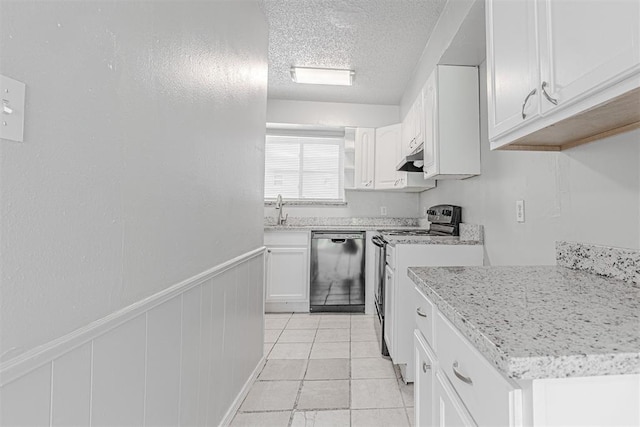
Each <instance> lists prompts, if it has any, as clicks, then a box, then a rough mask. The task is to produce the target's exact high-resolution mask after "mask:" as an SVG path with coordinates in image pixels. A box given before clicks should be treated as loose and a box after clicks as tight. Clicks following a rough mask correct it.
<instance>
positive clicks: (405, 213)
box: [264, 190, 419, 218]
mask: <svg viewBox="0 0 640 427" xmlns="http://www.w3.org/2000/svg"><path fill="white" fill-rule="evenodd" d="M345 198H346V201H347V204H346V205H343V206H331V205H323V206H292V205H286V204H285V207H284V213H285V215H286V214H289V216H292V217H294V216H295V217H316V216H319V217H378V216H380V207H381V206H384V207H386V208H387V216H388V217H398V218H415V217H417V216H419V215H418V213H419V211H418V195H417V194H416V193H397V192H396V193H394V192H391V191H349V190H347V191H345ZM285 202H286V200H285ZM264 214H265V216H271V217H274V218H275V217H277V216H278V211H276V209H275V208H274V207H273V206H265V208H264Z"/></svg>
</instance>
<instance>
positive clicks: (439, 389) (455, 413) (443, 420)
mask: <svg viewBox="0 0 640 427" xmlns="http://www.w3.org/2000/svg"><path fill="white" fill-rule="evenodd" d="M435 383H436V384H435V398H436V405H437V406H438V409H437V411H438V423H437V425H439V426H440V427H475V425H476V423H475V422H474V421H473V419H472V418H471V415H469V413H468V412H467V410H466V409H465V407H464V405H463V404H462V402H460V400H459V398H458V396H457V395H456V394H455V392H454V391H453V390H452V389H451V386H449V384H448V380H447V379H446V378H445V377H444V376H443V374H442V372H438V373H436V381H435Z"/></svg>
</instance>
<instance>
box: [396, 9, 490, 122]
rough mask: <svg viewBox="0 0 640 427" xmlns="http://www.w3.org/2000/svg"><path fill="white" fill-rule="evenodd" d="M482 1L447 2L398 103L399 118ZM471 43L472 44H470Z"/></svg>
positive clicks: (407, 109)
mask: <svg viewBox="0 0 640 427" xmlns="http://www.w3.org/2000/svg"><path fill="white" fill-rule="evenodd" d="M479 1H483V0H449V1H447V4H446V5H445V7H444V9H443V10H442V13H441V14H440V17H439V18H438V22H437V23H436V26H435V27H434V29H433V32H432V33H431V36H429V40H428V41H427V44H426V45H425V47H424V50H423V51H422V56H421V57H420V60H419V61H418V64H417V65H416V68H415V70H414V72H413V76H412V77H411V79H410V80H409V82H408V83H407V87H406V88H405V91H404V93H403V95H402V99H401V102H400V117H402V118H404V117H405V116H406V115H407V112H408V111H409V109H410V108H411V105H412V104H413V102H414V101H415V100H416V98H417V97H418V94H419V93H420V91H421V90H422V87H423V86H424V84H425V83H426V81H427V79H428V78H429V75H430V74H431V72H432V71H433V69H434V68H435V66H436V65H437V64H440V63H441V62H440V58H441V57H442V56H443V54H444V53H445V52H446V51H447V49H448V48H449V46H451V44H452V42H453V41H454V39H455V37H456V34H457V33H458V31H459V30H460V27H461V26H462V25H463V23H464V21H465V18H466V17H467V15H468V14H469V11H470V10H471V9H472V7H473V6H474V5H475V3H477V2H479ZM471 43H472V42H471ZM477 64H478V63H476V64H469V65H477Z"/></svg>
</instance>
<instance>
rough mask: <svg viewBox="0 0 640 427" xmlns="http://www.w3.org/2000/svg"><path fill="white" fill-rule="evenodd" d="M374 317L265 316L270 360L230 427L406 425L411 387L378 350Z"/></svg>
mask: <svg viewBox="0 0 640 427" xmlns="http://www.w3.org/2000/svg"><path fill="white" fill-rule="evenodd" d="M373 321H374V319H373V316H367V315H363V314H302V313H295V314H290V313H284V314H267V315H266V320H265V334H264V337H265V344H264V352H265V355H266V357H267V362H266V364H265V365H264V367H263V368H262V372H261V373H260V375H259V376H258V379H257V381H256V382H255V383H254V385H253V387H252V388H251V390H250V391H249V393H248V395H247V397H246V398H245V400H244V402H243V403H242V405H241V406H240V409H239V410H238V413H237V414H236V416H235V418H234V419H233V421H232V423H231V425H232V426H233V427H239V426H251V427H271V426H274V427H288V426H291V427H324V426H332V427H342V426H353V427H376V426H384V427H396V426H398V427H409V426H412V425H413V385H412V384H410V385H405V384H404V383H403V382H402V380H401V379H399V375H398V372H397V370H396V369H394V367H393V365H392V364H391V362H390V361H389V360H388V359H386V358H383V357H382V356H381V355H380V350H379V347H378V342H377V340H376V335H375V330H374V328H373Z"/></svg>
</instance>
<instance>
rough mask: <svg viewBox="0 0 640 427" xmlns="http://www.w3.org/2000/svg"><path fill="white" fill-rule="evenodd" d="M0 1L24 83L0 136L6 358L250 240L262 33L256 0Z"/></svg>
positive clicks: (6, 53)
mask: <svg viewBox="0 0 640 427" xmlns="http://www.w3.org/2000/svg"><path fill="white" fill-rule="evenodd" d="M0 7H1V13H0V19H1V21H0V43H1V46H2V49H1V50H0V73H2V74H3V75H7V76H9V77H12V78H14V79H17V80H20V81H23V82H25V83H26V85H27V105H26V120H25V122H26V125H25V141H24V143H15V142H11V141H7V140H2V141H0V156H1V160H0V162H1V163H0V190H1V194H2V197H1V201H0V216H1V224H0V235H1V243H0V245H1V246H0V252H1V255H0V271H1V272H0V279H1V284H0V324H1V325H2V328H1V330H0V343H1V345H2V348H1V350H0V353H2V354H3V355H4V360H8V362H7V363H6V364H5V365H3V366H4V367H6V366H7V364H8V365H11V366H13V365H12V363H11V361H12V360H16V359H19V358H18V357H17V356H18V355H28V354H30V352H27V350H29V349H34V348H35V347H36V346H40V345H45V347H46V346H47V345H50V344H51V340H54V339H59V338H60V337H61V336H63V335H65V334H67V333H69V332H71V331H74V330H77V329H78V328H86V327H88V325H90V324H91V322H94V321H97V320H98V319H101V318H104V317H105V316H107V315H111V314H112V313H114V312H117V313H121V311H118V310H121V309H123V308H125V307H130V306H131V304H134V305H135V304H141V301H147V300H145V298H147V297H155V296H157V295H158V294H159V293H161V292H163V291H164V290H166V289H167V288H168V287H170V286H172V285H175V284H176V283H179V282H182V281H184V280H186V279H189V278H191V277H198V276H197V275H198V274H200V273H202V272H204V271H209V270H210V269H212V268H214V267H216V266H218V265H220V264H222V263H224V262H225V261H228V260H230V259H232V258H235V257H237V256H240V255H243V254H246V253H248V252H250V251H252V250H254V249H256V248H260V247H261V246H262V233H263V231H262V230H263V212H262V208H263V200H262V194H263V176H264V171H263V168H264V155H263V153H264V123H265V117H266V85H267V43H268V42H267V40H268V37H267V26H266V22H265V19H264V16H263V15H262V13H261V12H260V10H259V7H258V5H257V3H256V2H200V1H183V2H142V1H140V2H137V1H136V2H111V1H105V2H68V1H42V2H35V1H33V2H31V1H30V2H26V1H25V2H4V1H3V2H2V3H1V6H0ZM230 159H242V162H243V166H244V167H243V170H242V172H241V173H239V172H238V169H237V164H236V162H235V161H230ZM254 282H255V283H257V284H258V285H260V286H261V283H262V278H257V279H256V278H254ZM233 288H234V287H233V286H232V290H231V291H230V293H229V296H228V297H225V298H228V300H225V302H224V305H225V306H226V307H230V309H231V307H233V306H234V304H235V302H236V301H235V300H234V298H235V295H236V293H235V290H234V289H233ZM238 292H240V291H239V290H238ZM238 295H239V296H238V297H241V296H240V294H239V293H238ZM255 298H261V297H260V296H259V295H258V296H254V299H255ZM256 301H258V302H259V301H260V300H256ZM256 310H257V313H258V317H257V318H254V320H251V324H248V325H246V326H247V327H257V328H258V329H261V321H260V320H259V319H261V317H260V313H261V311H262V307H257V306H256V307H254V311H256ZM214 320H215V319H214ZM218 320H219V319H218ZM218 320H215V321H218ZM173 326H176V324H175V323H174V324H173ZM131 327H132V328H134V329H135V331H136V333H137V331H139V329H136V328H138V327H139V325H138V324H137V323H135V324H132V326H131ZM143 331H144V330H143ZM145 333H146V332H145ZM127 336H129V335H127ZM132 336H135V337H137V336H138V335H136V334H133V335H132ZM66 337H68V336H66ZM147 338H148V337H147ZM243 338H244V339H247V340H248V339H249V337H248V336H245V335H244V334H240V335H239V338H238V339H240V340H242V339H243ZM65 339H66V338H65ZM125 339H126V337H125ZM207 340H208V338H207ZM258 340H260V339H259V337H258ZM45 343H49V344H45ZM242 343H243V341H240V342H239V343H236V344H242ZM127 345H128V344H127V342H119V341H118V342H117V343H116V346H115V347H114V348H113V349H112V353H114V354H118V350H119V349H122V348H124V347H126V346H127ZM234 345H235V344H234ZM247 345H249V343H247ZM118 346H121V347H118ZM37 348H40V347H37ZM142 348H143V349H144V345H143V346H142ZM136 349H138V347H136ZM33 351H36V350H33ZM33 351H32V352H33ZM132 351H134V350H132ZM136 351H137V350H136ZM244 351H248V352H249V353H248V356H251V357H254V358H255V357H257V359H256V360H259V358H260V357H261V355H262V354H261V349H254V348H251V349H250V350H247V349H245V350H244ZM25 352H27V353H25ZM32 352H31V353H32ZM236 353H237V351H236ZM107 354H108V353H107ZM154 355H155V354H153V353H149V354H146V353H143V355H142V356H143V357H147V358H152V357H154ZM24 357H27V356H24ZM136 357H140V354H139V353H136ZM136 360H137V359H136ZM94 361H95V360H94ZM253 362H254V365H255V360H254V361H253ZM136 363H137V362H136ZM135 366H140V365H135ZM220 366H224V369H227V367H226V365H223V364H220ZM221 369H222V368H221ZM1 371H2V367H0V373H1ZM238 373H239V378H240V377H244V378H245V379H246V378H248V377H249V375H250V374H251V371H248V372H247V367H246V366H243V367H242V369H241V370H240V371H238ZM124 375H125V377H126V373H125V374H124ZM132 381H134V378H132ZM237 382H238V381H235V382H234V383H233V386H232V387H231V386H230V388H229V390H228V394H229V395H230V396H234V395H235V393H237V392H238V391H239V390H238V387H237ZM3 384H4V383H3ZM119 384H120V385H121V386H123V390H124V389H126V388H127V387H126V385H123V384H124V383H119ZM138 385H139V384H137V385H136V386H138ZM107 388H108V384H107ZM25 390H27V393H28V394H29V388H28V387H27V388H26V389H25ZM45 394H46V393H45ZM32 395H33V396H34V397H33V399H36V397H37V396H39V395H38V394H37V393H33V394H32ZM107 402H108V401H107ZM102 404H103V405H104V401H103V403H102ZM106 405H107V406H106V407H104V406H103V407H102V409H104V410H107V411H108V410H109V407H108V405H109V404H108V403H107V404H106ZM5 408H6V407H5ZM105 408H106V409H105ZM116 409H117V405H116ZM5 415H6V414H5ZM132 419H133V418H132ZM213 421H215V420H213ZM132 423H133V424H136V423H134V422H132Z"/></svg>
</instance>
